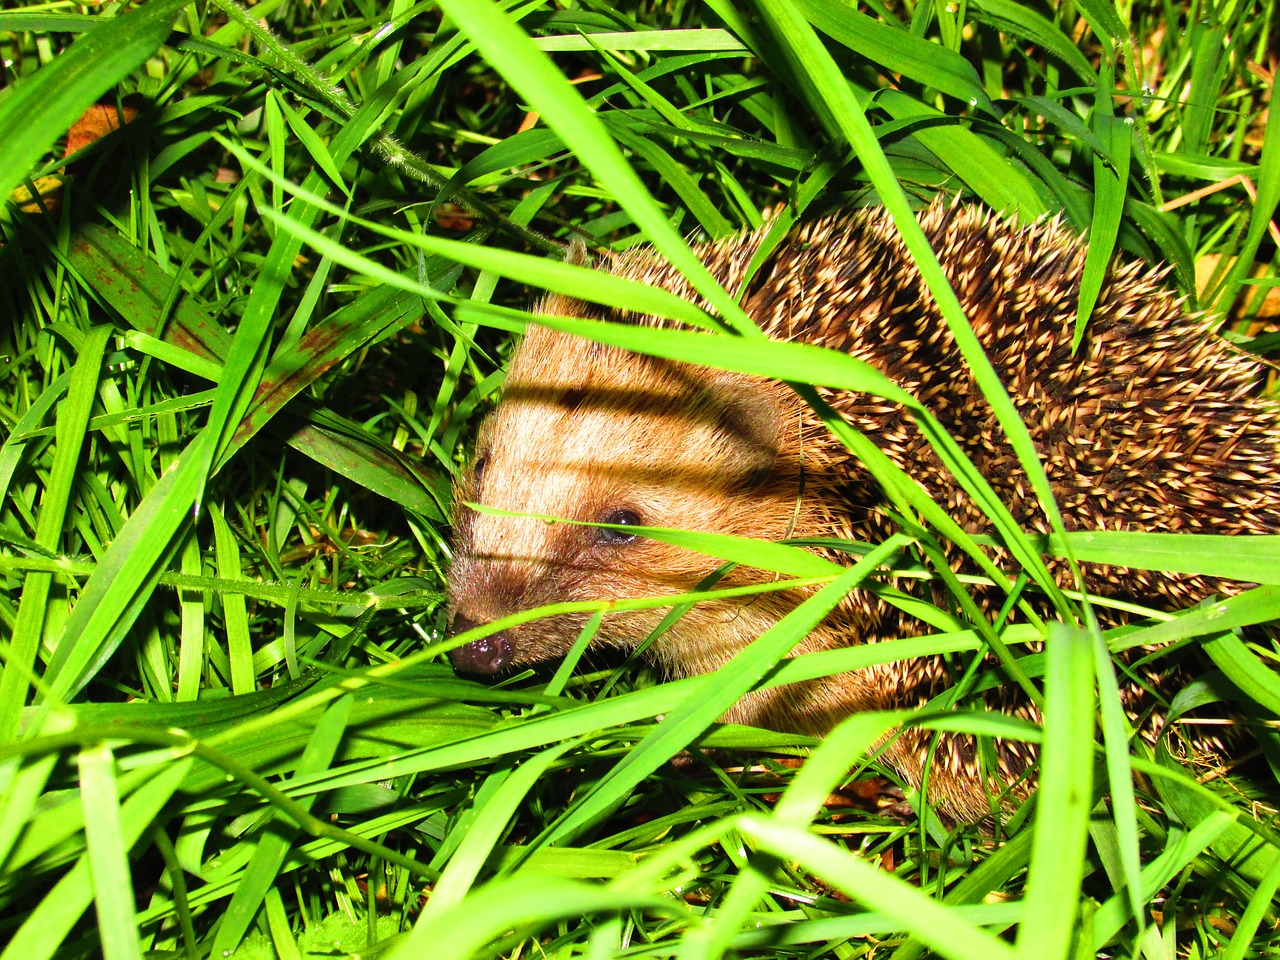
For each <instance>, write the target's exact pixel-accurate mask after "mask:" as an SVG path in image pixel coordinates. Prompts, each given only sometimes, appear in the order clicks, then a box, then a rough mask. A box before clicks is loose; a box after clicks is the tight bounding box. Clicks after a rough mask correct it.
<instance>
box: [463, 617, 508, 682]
mask: <svg viewBox="0 0 1280 960" xmlns="http://www.w3.org/2000/svg"><path fill="white" fill-rule="evenodd" d="M479 626H482V624H479V623H476V622H475V621H474V620H472V619H471V618H470V617H464V616H463V615H462V614H460V613H458V614H454V617H453V624H452V625H451V626H450V627H449V635H450V636H457V635H458V634H459V633H464V632H466V631H467V630H474V629H475V628H476V627H479ZM449 658H450V659H451V660H452V661H453V668H454V669H455V670H460V671H462V672H463V673H485V674H494V673H497V672H498V671H499V670H501V669H502V668H503V667H505V666H506V665H507V661H509V660H510V659H511V638H510V637H508V636H507V634H506V633H505V632H499V633H491V634H489V636H487V637H481V638H480V639H479V640H472V641H471V642H470V643H468V644H467V645H466V646H462V647H458V648H457V649H456V650H452V651H450V653H449Z"/></svg>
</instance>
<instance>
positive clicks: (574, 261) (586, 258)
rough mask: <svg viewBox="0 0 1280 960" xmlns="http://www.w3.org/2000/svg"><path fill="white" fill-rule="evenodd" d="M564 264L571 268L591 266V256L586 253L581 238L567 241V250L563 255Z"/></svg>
mask: <svg viewBox="0 0 1280 960" xmlns="http://www.w3.org/2000/svg"><path fill="white" fill-rule="evenodd" d="M564 262H565V263H567V264H569V266H571V267H589V266H591V255H590V254H589V253H587V245H586V243H585V242H584V241H583V239H582V238H581V237H574V238H573V239H572V240H570V241H569V249H568V251H567V252H566V253H565V255H564Z"/></svg>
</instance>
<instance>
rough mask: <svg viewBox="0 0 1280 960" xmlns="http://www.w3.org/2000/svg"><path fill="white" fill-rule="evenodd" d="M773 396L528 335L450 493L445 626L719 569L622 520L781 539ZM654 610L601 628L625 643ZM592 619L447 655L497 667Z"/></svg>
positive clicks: (662, 591) (571, 618) (649, 587)
mask: <svg viewBox="0 0 1280 960" xmlns="http://www.w3.org/2000/svg"><path fill="white" fill-rule="evenodd" d="M781 392H782V388H778V390H777V391H770V390H766V389H762V387H761V385H760V383H759V382H758V381H750V380H748V379H747V378H738V377H734V376H730V375H726V374H720V373H715V372H711V371H707V370H704V369H700V368H695V367H690V366H687V365H683V364H677V363H672V362H668V361H661V360H656V359H653V358H649V357H641V356H637V355H634V354H629V353H626V352H623V351H620V350H616V349H613V348H607V347H602V346H599V345H597V344H594V343H591V342H589V341H585V340H582V339H580V338H575V337H570V336H568V335H565V334H560V333H555V332H552V331H547V330H545V329H537V330H534V331H533V332H531V333H530V334H529V336H528V337H527V338H526V340H525V342H524V343H523V344H522V345H521V347H520V349H519V350H518V352H517V354H516V356H515V357H514V358H513V360H512V366H511V372H510V374H509V377H508V380H507V384H506V386H505V388H504V393H503V399H502V401H501V403H500V404H499V405H498V407H497V408H496V409H495V411H494V412H493V413H492V414H491V415H490V417H489V418H488V420H487V421H486V422H485V424H484V425H483V427H482V428H481V431H480V436H479V439H478V442H477V447H476V453H475V457H474V460H473V461H472V464H471V466H470V468H469V469H468V470H467V471H466V473H465V475H464V477H463V478H462V480H461V481H460V483H459V485H458V488H457V490H456V492H455V504H456V506H455V534H454V537H455V543H454V548H455V549H454V554H455V560H454V566H453V570H452V572H451V574H450V594H451V597H450V599H451V609H452V615H453V630H454V632H455V633H456V632H458V631H459V630H460V629H465V628H469V627H472V626H476V625H480V624H484V623H489V622H491V621H493V620H496V619H498V618H500V617H503V616H506V615H508V614H511V613H516V612H518V611H521V610H527V609H531V608H533V607H538V606H542V605H545V604H548V603H556V602H562V601H571V600H602V599H605V600H607V599H622V598H633V597H647V596H666V595H672V594H678V593H683V592H685V591H687V590H689V589H691V588H692V587H694V586H695V585H697V584H698V583H699V581H701V580H703V579H704V578H705V577H706V576H708V575H709V574H711V573H712V572H713V571H715V570H716V569H717V568H718V567H719V566H721V563H720V561H718V560H716V559H714V558H709V557H706V556H702V555H700V554H697V553H693V552H691V551H689V550H685V549H682V548H679V547H674V546H671V545H668V544H664V543H661V542H659V541H657V540H652V539H648V538H645V537H642V536H637V535H634V534H631V533H628V531H627V530H626V529H625V528H626V527H630V526H641V525H643V526H653V527H671V528H677V529H686V530H698V531H713V532H721V533H733V534H739V535H742V536H756V537H767V538H771V539H779V538H781V537H784V536H786V535H787V521H788V519H789V518H790V517H791V515H792V513H793V511H794V505H795V491H796V485H795V482H794V480H792V481H790V482H789V481H788V480H787V478H786V476H785V473H786V471H785V470H781V471H780V470H779V463H778V423H777V419H778V414H777V411H776V410H775V409H774V408H773V406H772V405H771V401H769V400H768V399H765V398H768V397H770V396H772V395H773V394H774V393H781ZM467 503H472V504H478V505H481V506H483V507H485V508H490V509H493V510H500V511H504V514H520V516H510V515H500V514H494V513H487V512H483V511H478V510H475V509H472V508H470V507H468V506H466V504H467ZM530 515H532V516H530ZM551 518H554V519H551ZM556 520H568V521H577V522H576V523H564V522H555V521H556ZM584 523H586V524H589V523H608V524H615V525H618V526H620V527H622V528H623V529H608V528H601V527H593V526H584V525H582V524H584ZM665 613H666V611H665V609H662V608H658V609H654V610H647V611H638V612H629V613H618V614H614V615H611V616H610V617H608V618H606V621H605V625H604V627H603V628H602V630H601V635H600V640H601V642H605V643H611V644H619V645H631V644H635V643H637V642H639V641H640V640H642V639H644V637H646V636H647V635H648V633H649V632H650V631H651V630H652V628H653V627H654V626H656V624H657V623H658V622H659V621H660V620H661V619H662V617H663V616H664V615H665ZM587 617H588V615H587V614H564V615H560V616H554V617H550V618H546V619H543V620H540V621H535V622H532V623H529V624H525V625H521V626H519V627H516V628H513V629H510V630H506V631H503V632H502V633H501V634H497V635H495V637H494V638H492V639H490V640H487V641H486V640H481V641H477V642H476V643H473V644H469V645H468V646H466V647H463V648H461V649H460V650H458V651H455V654H454V662H455V664H456V665H457V666H459V667H460V668H461V669H466V670H470V671H473V672H494V671H496V670H498V669H501V668H503V667H505V666H508V665H513V664H519V663H528V662H534V661H539V660H544V659H547V658H550V657H555V656H559V655H562V654H563V653H565V652H566V651H567V650H568V648H569V646H570V645H572V643H573V641H574V639H575V638H576V636H577V634H578V632H579V630H580V629H581V627H582V626H583V624H585V622H586V620H587Z"/></svg>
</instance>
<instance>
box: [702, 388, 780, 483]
mask: <svg viewBox="0 0 1280 960" xmlns="http://www.w3.org/2000/svg"><path fill="white" fill-rule="evenodd" d="M785 389H786V388H785V387H782V386H781V385H780V384H776V383H772V382H770V381H766V380H760V379H757V378H755V377H746V376H743V375H742V374H739V373H729V372H727V371H723V370H712V371H711V378H710V382H709V388H708V394H709V395H710V396H711V397H712V398H713V400H714V402H715V405H716V407H717V408H718V409H719V411H720V418H721V424H722V426H723V428H724V429H725V430H726V431H727V432H728V433H729V434H730V435H731V436H732V437H733V438H734V440H735V441H737V442H738V443H740V444H741V445H742V447H743V452H744V454H745V455H746V456H745V458H744V462H743V466H744V468H745V472H746V482H747V484H748V486H752V487H754V486H759V485H760V484H761V483H763V482H764V481H765V480H766V479H767V478H768V477H769V475H770V473H771V472H772V471H773V468H774V465H775V463H776V462H777V459H778V455H779V452H780V451H781V447H782V429H783V423H784V420H785V405H784V404H783V402H782V398H781V395H780V390H785Z"/></svg>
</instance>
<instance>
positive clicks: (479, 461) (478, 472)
mask: <svg viewBox="0 0 1280 960" xmlns="http://www.w3.org/2000/svg"><path fill="white" fill-rule="evenodd" d="M488 459H489V458H488V457H476V462H475V463H474V464H472V465H471V476H472V479H474V480H475V484H476V486H477V487H479V486H480V478H481V477H483V476H484V464H485V461H486V460H488Z"/></svg>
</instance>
